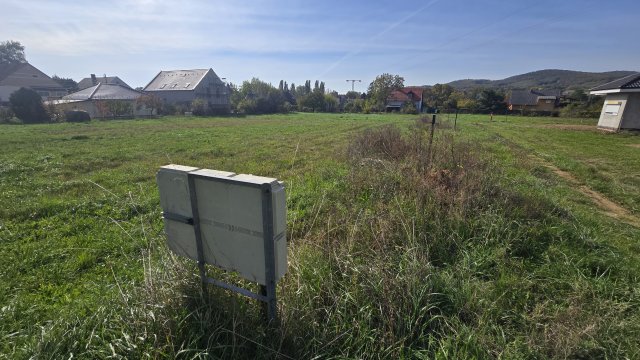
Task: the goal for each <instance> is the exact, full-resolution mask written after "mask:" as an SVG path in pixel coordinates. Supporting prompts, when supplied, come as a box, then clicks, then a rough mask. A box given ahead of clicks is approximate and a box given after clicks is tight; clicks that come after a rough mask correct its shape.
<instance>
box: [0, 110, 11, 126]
mask: <svg viewBox="0 0 640 360" xmlns="http://www.w3.org/2000/svg"><path fill="white" fill-rule="evenodd" d="M13 117H14V113H13V111H11V109H9V108H8V107H4V106H0V124H6V123H8V122H10V121H11V119H13Z"/></svg>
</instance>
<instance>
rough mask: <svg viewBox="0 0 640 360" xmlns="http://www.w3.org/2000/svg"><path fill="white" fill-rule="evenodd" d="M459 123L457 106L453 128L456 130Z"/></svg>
mask: <svg viewBox="0 0 640 360" xmlns="http://www.w3.org/2000/svg"><path fill="white" fill-rule="evenodd" d="M457 124H458V109H457V108H456V118H455V119H454V120H453V130H456V125H457Z"/></svg>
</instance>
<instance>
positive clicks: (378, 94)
mask: <svg viewBox="0 0 640 360" xmlns="http://www.w3.org/2000/svg"><path fill="white" fill-rule="evenodd" d="M403 86H404V78H403V77H402V76H399V75H391V74H387V73H385V74H382V75H378V76H376V79H375V80H373V81H372V82H371V84H369V89H368V92H369V94H368V95H369V98H370V100H371V102H372V105H374V106H376V107H377V108H379V109H380V108H382V107H383V106H384V103H385V102H386V101H387V98H388V97H389V95H390V94H391V92H392V91H393V90H398V89H401V88H402V87H403Z"/></svg>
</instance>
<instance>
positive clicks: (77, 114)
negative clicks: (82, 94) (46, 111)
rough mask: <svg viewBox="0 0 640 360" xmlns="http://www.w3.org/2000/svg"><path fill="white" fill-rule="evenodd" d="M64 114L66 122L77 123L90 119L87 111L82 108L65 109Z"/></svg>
mask: <svg viewBox="0 0 640 360" xmlns="http://www.w3.org/2000/svg"><path fill="white" fill-rule="evenodd" d="M64 115H65V117H66V119H67V122H73V123H78V122H89V121H91V116H89V113H88V112H86V111H82V110H71V111H66V112H65V113H64Z"/></svg>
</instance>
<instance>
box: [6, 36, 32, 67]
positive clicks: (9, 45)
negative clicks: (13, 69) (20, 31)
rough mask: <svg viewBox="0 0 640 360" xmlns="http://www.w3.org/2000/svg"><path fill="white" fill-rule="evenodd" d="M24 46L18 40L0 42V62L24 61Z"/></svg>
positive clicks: (13, 62)
mask: <svg viewBox="0 0 640 360" xmlns="http://www.w3.org/2000/svg"><path fill="white" fill-rule="evenodd" d="M26 62H27V60H26V58H25V57H24V46H22V44H20V42H18V41H13V40H7V41H3V42H0V64H15V63H26Z"/></svg>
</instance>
